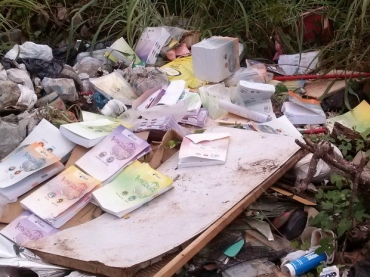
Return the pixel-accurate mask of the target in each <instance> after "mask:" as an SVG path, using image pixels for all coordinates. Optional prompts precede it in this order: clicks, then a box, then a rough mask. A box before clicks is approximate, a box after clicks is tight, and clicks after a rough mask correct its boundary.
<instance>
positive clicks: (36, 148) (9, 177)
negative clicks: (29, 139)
mask: <svg viewBox="0 0 370 277" xmlns="http://www.w3.org/2000/svg"><path fill="white" fill-rule="evenodd" d="M59 160H60V159H59V158H58V157H57V156H55V155H54V154H53V153H51V152H49V151H48V150H46V149H45V148H44V147H43V146H42V145H41V144H39V143H37V142H35V143H32V144H30V145H28V146H27V147H25V148H21V149H18V152H16V153H15V154H13V155H11V157H9V158H8V159H6V160H5V161H3V162H2V163H0V188H7V187H9V186H12V185H14V184H17V183H18V182H20V181H22V180H24V179H25V178H27V177H29V176H31V175H32V174H34V173H35V172H37V171H40V170H42V169H43V168H45V167H48V166H50V165H52V164H54V163H56V162H58V161H59Z"/></svg>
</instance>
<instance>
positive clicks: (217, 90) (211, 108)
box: [199, 83, 244, 119]
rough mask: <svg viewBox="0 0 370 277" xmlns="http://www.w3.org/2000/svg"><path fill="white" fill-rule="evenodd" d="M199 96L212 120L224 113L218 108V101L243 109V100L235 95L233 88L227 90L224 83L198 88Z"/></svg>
mask: <svg viewBox="0 0 370 277" xmlns="http://www.w3.org/2000/svg"><path fill="white" fill-rule="evenodd" d="M199 94H200V98H201V99H202V105H203V107H204V108H206V109H207V110H208V115H209V117H210V118H212V119H217V118H219V117H220V116H222V115H223V114H225V113H226V111H225V110H222V109H220V108H219V106H218V102H219V100H225V101H227V102H232V103H234V104H236V105H239V106H242V107H244V103H243V100H242V99H241V98H240V96H239V95H238V94H237V91H236V89H235V87H230V88H227V87H225V84H224V83H220V84H216V85H209V86H203V87H200V88H199Z"/></svg>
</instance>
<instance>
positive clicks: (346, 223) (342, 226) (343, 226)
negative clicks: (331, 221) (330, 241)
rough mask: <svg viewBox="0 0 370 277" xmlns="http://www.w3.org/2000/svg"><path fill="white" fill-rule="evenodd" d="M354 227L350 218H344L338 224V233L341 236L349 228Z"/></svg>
mask: <svg viewBox="0 0 370 277" xmlns="http://www.w3.org/2000/svg"><path fill="white" fill-rule="evenodd" d="M351 228H352V223H351V221H350V220H348V219H347V218H343V219H342V220H341V221H340V222H339V224H338V227H337V234H338V237H341V236H342V235H343V234H344V233H345V232H347V231H348V230H350V229H351Z"/></svg>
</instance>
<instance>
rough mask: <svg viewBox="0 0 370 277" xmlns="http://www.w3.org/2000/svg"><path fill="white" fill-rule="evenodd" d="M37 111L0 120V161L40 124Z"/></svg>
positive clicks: (12, 115)
mask: <svg viewBox="0 0 370 277" xmlns="http://www.w3.org/2000/svg"><path fill="white" fill-rule="evenodd" d="M40 120H41V118H40V117H39V114H38V111H37V110H33V111H32V113H30V112H24V113H22V114H20V115H18V116H16V115H14V114H11V115H8V116H4V117H1V118H0V159H3V158H4V157H5V156H7V155H8V154H9V153H11V152H12V151H13V150H14V149H15V148H16V147H18V145H19V144H20V143H21V142H22V141H23V140H24V139H25V138H26V136H27V135H28V134H29V133H30V132H31V131H32V130H33V128H35V127H36V125H37V124H38V123H39V122H40Z"/></svg>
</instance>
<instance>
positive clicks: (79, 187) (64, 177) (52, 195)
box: [21, 166, 100, 224]
mask: <svg viewBox="0 0 370 277" xmlns="http://www.w3.org/2000/svg"><path fill="white" fill-rule="evenodd" d="M99 184H100V182H99V181H98V180H96V179H95V178H93V177H91V176H89V175H87V174H85V173H84V172H82V171H81V170H79V169H78V168H76V167H75V166H70V167H69V168H67V169H66V170H65V171H63V172H62V173H61V174H59V175H58V176H56V177H55V178H53V179H51V180H50V181H49V182H47V183H46V184H44V185H43V186H41V187H40V188H39V189H38V190H36V191H35V192H34V193H32V194H30V195H29V196H28V197H26V198H25V199H23V200H22V201H21V205H22V207H24V208H25V209H27V210H29V211H31V212H33V213H34V214H35V215H37V216H38V217H40V218H41V219H43V220H45V221H46V222H48V223H50V224H52V223H53V222H54V221H55V220H56V219H57V218H58V216H59V215H61V214H63V212H65V211H66V210H67V209H68V208H70V207H71V206H73V205H74V204H75V203H77V202H78V201H80V200H81V199H82V198H83V197H84V196H85V195H86V194H88V193H90V192H91V191H92V190H93V189H94V188H95V187H96V186H98V185H99Z"/></svg>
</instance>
